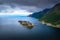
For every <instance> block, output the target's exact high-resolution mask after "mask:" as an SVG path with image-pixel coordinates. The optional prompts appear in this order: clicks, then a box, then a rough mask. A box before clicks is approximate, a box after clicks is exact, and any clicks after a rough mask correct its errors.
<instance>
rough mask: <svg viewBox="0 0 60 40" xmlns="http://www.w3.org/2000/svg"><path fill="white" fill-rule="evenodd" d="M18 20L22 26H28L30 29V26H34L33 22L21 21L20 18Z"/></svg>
mask: <svg viewBox="0 0 60 40" xmlns="http://www.w3.org/2000/svg"><path fill="white" fill-rule="evenodd" d="M18 22H19V23H20V24H22V25H23V26H25V27H27V28H29V29H31V28H33V27H34V24H33V23H30V22H29V21H21V20H19V21H18Z"/></svg>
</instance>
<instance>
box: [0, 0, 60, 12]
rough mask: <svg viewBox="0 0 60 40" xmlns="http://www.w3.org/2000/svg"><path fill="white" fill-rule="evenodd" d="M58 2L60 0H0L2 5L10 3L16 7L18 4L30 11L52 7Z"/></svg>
mask: <svg viewBox="0 0 60 40" xmlns="http://www.w3.org/2000/svg"><path fill="white" fill-rule="evenodd" d="M57 3H60V0H0V5H1V4H8V5H10V6H11V7H12V8H15V7H16V6H17V7H19V8H21V9H24V10H27V11H30V12H36V11H40V10H43V9H45V8H50V7H52V6H54V5H55V4H57ZM0 9H1V7H0ZM4 9H5V8H4ZM1 10H2V9H1Z"/></svg>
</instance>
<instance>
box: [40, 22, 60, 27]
mask: <svg viewBox="0 0 60 40" xmlns="http://www.w3.org/2000/svg"><path fill="white" fill-rule="evenodd" d="M40 22H41V23H42V24H45V25H47V26H52V27H55V28H60V25H53V24H51V23H48V22H45V21H40Z"/></svg>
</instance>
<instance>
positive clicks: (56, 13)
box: [39, 3, 60, 28]
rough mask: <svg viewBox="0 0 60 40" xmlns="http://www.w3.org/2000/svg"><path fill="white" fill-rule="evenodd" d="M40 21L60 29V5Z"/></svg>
mask: <svg viewBox="0 0 60 40" xmlns="http://www.w3.org/2000/svg"><path fill="white" fill-rule="evenodd" d="M39 20H40V21H42V22H44V23H46V24H49V25H50V26H54V27H59V28H60V3H59V4H56V5H55V6H54V7H53V8H52V9H51V10H50V11H49V12H47V14H45V15H44V16H43V17H42V18H41V19H39Z"/></svg>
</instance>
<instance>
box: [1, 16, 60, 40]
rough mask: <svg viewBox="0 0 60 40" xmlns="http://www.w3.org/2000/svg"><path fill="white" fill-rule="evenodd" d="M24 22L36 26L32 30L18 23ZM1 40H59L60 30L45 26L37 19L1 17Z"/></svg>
mask: <svg viewBox="0 0 60 40" xmlns="http://www.w3.org/2000/svg"><path fill="white" fill-rule="evenodd" d="M19 20H24V21H29V22H31V23H33V24H34V27H33V28H32V29H28V28H26V27H24V26H23V25H21V24H20V23H19V22H18V21H19ZM0 39H8V40H14V39H15V40H20V39H21V40H23V39H24V40H59V39H60V29H59V28H54V27H50V26H47V25H43V24H41V23H40V21H38V19H36V18H32V17H25V16H1V17H0Z"/></svg>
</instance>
